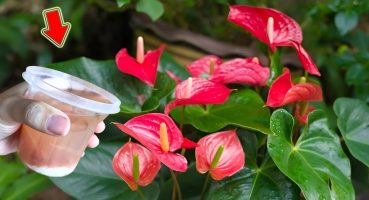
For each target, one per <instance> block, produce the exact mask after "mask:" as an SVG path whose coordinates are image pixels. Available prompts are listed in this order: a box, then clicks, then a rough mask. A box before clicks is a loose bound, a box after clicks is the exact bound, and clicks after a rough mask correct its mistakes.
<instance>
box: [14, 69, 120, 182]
mask: <svg viewBox="0 0 369 200" xmlns="http://www.w3.org/2000/svg"><path fill="white" fill-rule="evenodd" d="M23 77H24V79H25V80H26V81H27V82H28V85H29V86H28V88H29V89H28V91H27V93H26V95H25V96H26V97H27V98H30V99H34V100H37V101H42V102H45V103H47V104H49V105H51V106H53V107H55V108H57V109H59V110H61V111H63V112H64V113H66V114H67V115H68V117H69V119H70V122H71V128H70V131H69V133H68V134H67V135H66V136H51V135H48V134H46V133H42V132H39V131H37V130H34V129H33V128H31V127H29V126H27V125H24V124H23V125H22V128H21V131H20V139H19V146H18V152H19V155H20V158H21V159H22V161H23V162H24V163H25V164H26V165H27V166H28V167H29V168H30V169H32V170H34V171H36V172H38V173H41V174H44V175H47V176H53V177H60V176H65V175H68V174H70V173H72V172H73V170H74V169H75V168H76V166H77V164H78V162H79V160H80V158H81V156H82V155H83V152H84V150H85V148H86V146H87V143H88V141H89V138H90V137H91V136H92V134H94V131H95V129H96V126H97V124H98V123H99V122H101V121H102V120H104V119H105V118H106V117H107V116H108V114H113V113H117V112H119V105H120V102H119V100H118V99H117V98H116V97H115V96H113V95H112V94H110V93H108V92H106V91H105V90H103V89H101V88H99V87H97V86H95V85H93V84H91V83H88V82H86V81H83V80H81V79H79V78H76V77H73V76H70V75H68V74H65V73H62V72H58V71H55V70H51V69H46V68H41V67H33V66H32V67H28V68H27V70H26V72H25V73H23Z"/></svg>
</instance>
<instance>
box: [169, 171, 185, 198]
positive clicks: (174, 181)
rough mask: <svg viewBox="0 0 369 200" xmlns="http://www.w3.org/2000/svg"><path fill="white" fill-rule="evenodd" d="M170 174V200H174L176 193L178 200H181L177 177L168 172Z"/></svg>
mask: <svg viewBox="0 0 369 200" xmlns="http://www.w3.org/2000/svg"><path fill="white" fill-rule="evenodd" d="M170 174H171V175H172V179H173V193H172V200H175V199H176V191H178V200H182V193H181V188H180V187H179V183H178V180H177V175H176V174H175V173H174V171H173V170H170Z"/></svg>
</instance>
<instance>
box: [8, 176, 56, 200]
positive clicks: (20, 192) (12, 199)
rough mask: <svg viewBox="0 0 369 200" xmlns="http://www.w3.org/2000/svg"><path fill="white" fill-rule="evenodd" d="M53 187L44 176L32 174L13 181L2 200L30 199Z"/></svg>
mask: <svg viewBox="0 0 369 200" xmlns="http://www.w3.org/2000/svg"><path fill="white" fill-rule="evenodd" d="M50 186H52V183H51V182H50V180H49V179H48V178H47V177H46V176H43V175H40V174H36V173H31V174H27V175H25V176H22V177H21V178H19V179H16V180H13V184H12V185H11V186H10V187H9V188H8V189H7V190H6V192H5V193H4V195H3V196H1V199H2V200H16V199H28V198H30V197H32V196H33V195H35V194H37V193H38V192H41V191H42V190H44V189H46V188H48V187H50Z"/></svg>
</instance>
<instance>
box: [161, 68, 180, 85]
mask: <svg viewBox="0 0 369 200" xmlns="http://www.w3.org/2000/svg"><path fill="white" fill-rule="evenodd" d="M165 73H167V75H168V76H169V78H171V79H172V80H174V81H175V82H176V84H179V83H180V82H182V80H181V79H180V78H179V77H178V76H177V75H175V74H174V73H173V72H171V71H169V70H165Z"/></svg>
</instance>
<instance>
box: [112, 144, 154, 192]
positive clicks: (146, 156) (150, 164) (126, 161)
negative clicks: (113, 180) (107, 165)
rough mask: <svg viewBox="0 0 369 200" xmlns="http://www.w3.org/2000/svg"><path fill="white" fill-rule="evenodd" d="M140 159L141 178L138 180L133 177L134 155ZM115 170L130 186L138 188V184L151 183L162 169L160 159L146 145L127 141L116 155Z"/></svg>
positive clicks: (134, 188) (133, 188) (114, 159)
mask: <svg viewBox="0 0 369 200" xmlns="http://www.w3.org/2000/svg"><path fill="white" fill-rule="evenodd" d="M134 155H137V156H138V159H139V179H138V180H137V182H136V181H135V180H134V178H133V157H134ZM112 165H113V170H114V172H115V173H116V174H117V175H118V176H119V177H121V178H122V179H123V180H124V181H125V182H126V183H127V184H128V186H129V187H130V188H131V189H132V190H133V191H135V190H137V185H141V186H146V185H148V184H150V183H151V182H152V181H153V180H154V178H155V177H156V175H157V174H158V172H159V169H160V161H159V160H158V159H157V158H156V157H155V155H154V154H152V153H151V152H150V151H149V150H148V149H146V148H145V147H143V146H141V145H139V144H136V143H133V142H127V143H126V144H124V145H123V146H122V147H121V148H120V149H119V150H118V151H117V152H116V153H115V155H114V158H113V162H112Z"/></svg>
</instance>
